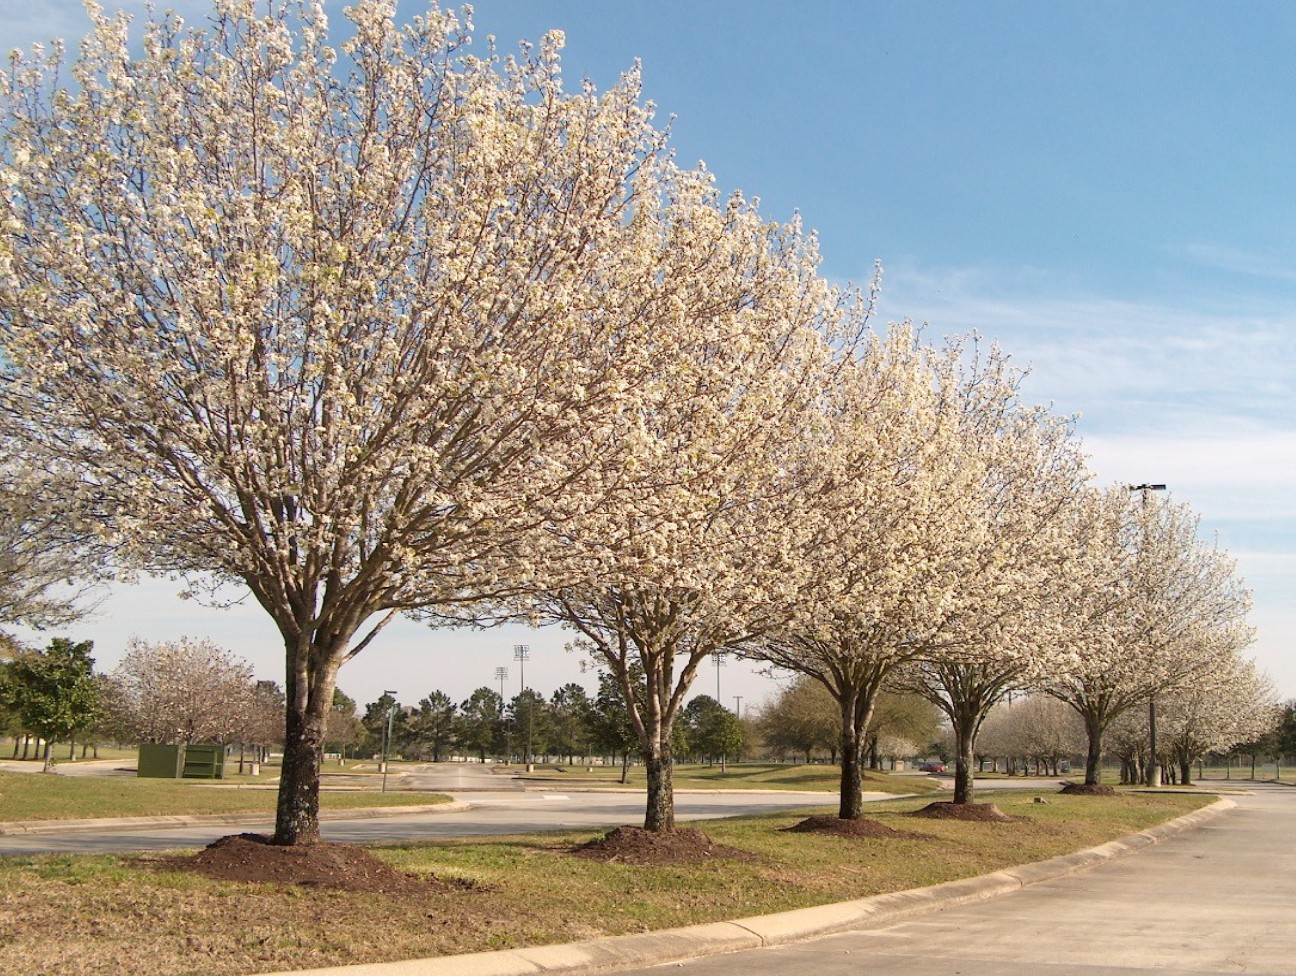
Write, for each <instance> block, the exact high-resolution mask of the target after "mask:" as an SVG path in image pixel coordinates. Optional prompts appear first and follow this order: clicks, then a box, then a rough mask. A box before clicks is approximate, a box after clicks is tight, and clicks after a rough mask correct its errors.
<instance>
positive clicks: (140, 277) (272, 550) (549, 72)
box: [0, 0, 739, 844]
mask: <svg viewBox="0 0 1296 976" xmlns="http://www.w3.org/2000/svg"><path fill="white" fill-rule="evenodd" d="M395 6H396V5H395V3H394V0H358V2H357V3H356V4H355V5H353V6H351V7H350V8H348V10H347V14H346V15H347V17H348V18H349V19H350V20H351V22H352V23H351V25H349V28H348V30H347V31H345V32H344V33H345V34H349V35H350V36H349V37H348V38H347V39H346V40H345V41H344V42H342V43H341V44H340V47H339V48H334V47H332V46H330V43H329V25H328V22H327V20H326V17H325V14H324V12H323V9H324V5H323V4H318V3H308V2H305V0H283V2H274V3H271V4H269V5H262V4H259V3H255V2H254V0H217V2H216V3H215V12H214V14H213V16H212V19H211V23H210V24H209V25H208V26H207V28H206V29H205V30H202V31H193V30H190V29H187V28H185V27H184V25H182V24H181V23H180V21H179V20H178V19H177V18H175V17H174V16H171V15H164V16H156V17H154V16H150V19H149V21H148V23H147V24H146V25H145V27H144V36H143V45H142V53H140V54H138V56H136V55H134V54H132V47H131V44H130V43H129V37H128V24H127V22H126V20H125V19H124V17H123V18H117V19H110V18H108V17H106V16H104V15H103V14H102V13H101V12H100V10H99V8H98V7H97V6H96V5H94V4H90V5H88V9H89V11H90V13H91V16H92V17H93V19H94V29H93V32H92V33H91V34H90V35H89V36H88V37H87V38H86V39H85V41H84V42H83V43H82V46H81V49H80V54H79V56H78V57H76V58H75V59H74V60H72V62H71V63H70V65H66V64H64V57H63V52H62V49H61V47H58V46H55V47H54V48H53V49H52V50H50V51H49V52H45V51H39V50H37V51H34V52H33V54H32V56H31V57H29V58H26V59H23V58H21V57H19V58H17V59H16V60H15V61H14V62H13V63H12V64H11V66H10V68H9V70H8V72H7V73H5V74H4V75H3V76H2V77H0V347H2V348H3V358H2V359H0V363H2V365H0V369H3V373H4V375H3V383H0V416H2V417H3V418H4V422H5V423H6V424H8V425H9V426H10V428H11V429H10V431H9V433H10V434H11V435H13V436H14V437H15V438H16V439H17V440H18V441H19V442H21V443H22V445H23V450H24V452H25V456H26V457H27V458H28V459H30V461H31V463H32V464H33V465H36V466H42V465H47V464H64V465H67V466H69V468H70V469H71V470H73V471H75V472H76V473H77V475H78V478H79V483H78V490H77V494H78V495H79V496H80V500H83V501H85V502H86V503H88V504H90V505H92V506H93V507H94V508H95V510H96V511H97V513H98V515H99V516H100V518H101V519H102V521H103V524H104V526H105V532H106V533H108V534H109V536H110V538H111V541H112V542H113V543H114V544H115V545H116V546H117V547H118V549H117V551H118V554H119V556H120V558H121V560H122V561H123V563H126V564H129V565H133V566H136V567H141V568H144V569H148V570H152V571H158V572H164V573H176V574H186V575H188V576H190V577H191V578H192V579H193V580H194V586H195V588H197V587H199V586H201V585H203V584H209V585H215V586H219V585H224V584H229V583H233V584H235V585H237V586H240V587H242V588H244V589H245V591H246V592H248V593H250V594H251V596H252V598H253V599H254V600H255V601H256V602H257V603H258V604H259V605H260V606H261V607H262V608H263V609H264V610H265V612H266V613H267V614H268V615H269V616H270V618H271V619H272V620H273V621H274V624H275V626H276V628H277V629H278V631H279V633H280V635H281V636H282V640H283V643H284V649H285V663H286V681H285V686H284V692H285V696H286V704H285V712H286V737H285V745H284V767H283V776H282V779H281V783H280V792H279V804H278V810H277V818H276V829H275V840H276V842H278V843H281V844H293V843H298V842H310V841H313V840H314V839H316V838H317V836H318V794H319V764H320V757H321V745H322V742H323V739H324V736H325V729H326V721H325V720H326V717H327V715H328V711H329V707H330V705H331V703H332V700H333V689H334V687H335V683H336V676H337V671H338V668H339V667H340V666H341V665H342V664H343V662H345V661H347V660H349V659H351V658H353V657H354V656H355V655H356V654H358V653H360V652H361V650H363V649H364V648H365V647H366V646H367V645H368V644H369V643H370V642H371V641H372V640H373V638H374V636H375V635H376V634H377V633H378V631H380V630H381V628H382V627H383V625H384V624H385V623H387V622H388V621H389V620H390V619H392V617H393V615H395V614H399V613H405V612H416V611H420V610H423V611H428V612H432V613H435V612H436V611H437V610H438V609H445V608H447V607H450V606H454V605H458V604H459V603H462V602H466V601H473V600H483V599H494V598H497V597H500V596H502V595H506V594H513V593H516V592H519V591H521V590H523V589H525V588H527V587H528V586H533V585H535V583H536V580H537V579H538V578H539V577H540V575H541V570H542V569H545V570H547V569H548V568H550V567H552V566H554V565H556V564H557V562H558V555H555V554H554V553H552V552H548V551H547V550H546V548H545V540H546V539H547V538H550V537H551V536H549V535H547V534H545V533H542V532H541V531H540V530H541V529H542V528H543V527H544V526H547V525H552V524H555V523H561V522H562V521H564V520H566V519H570V518H574V517H576V516H578V515H580V514H582V513H583V512H585V511H587V510H590V509H592V508H594V507H596V506H597V505H598V504H600V503H601V501H602V500H603V499H604V498H605V497H606V496H607V494H608V493H609V491H610V490H611V487H612V480H613V478H614V476H612V475H609V474H608V472H609V471H616V470H620V465H619V463H617V464H613V463H611V461H612V459H614V458H615V454H616V452H617V451H619V450H621V447H620V441H619V439H618V438H617V437H616V436H615V434H616V431H615V430H614V428H613V420H614V419H615V418H617V417H619V416H620V415H621V414H622V412H623V410H622V408H621V407H620V403H621V401H622V400H623V399H624V398H626V397H627V396H628V395H630V393H631V392H632V391H633V390H634V389H635V386H636V382H637V380H636V374H635V370H636V369H637V368H641V367H642V365H643V364H644V363H645V362H647V361H648V360H649V359H650V358H651V355H656V354H659V353H660V354H661V355H663V356H664V355H667V354H668V353H669V351H670V350H669V346H670V345H671V343H672V342H673V341H674V336H673V334H670V333H667V332H665V331H663V332H662V333H661V334H660V335H657V334H656V332H655V330H656V329H657V325H658V322H657V319H656V318H655V317H654V318H651V319H650V318H649V317H648V316H647V313H646V312H644V311H643V310H642V309H640V308H639V307H637V306H635V305H634V304H632V303H631V302H629V301H628V299H630V298H633V297H634V287H632V286H635V287H637V285H635V283H634V282H633V281H631V279H630V278H628V277H627V274H628V271H629V270H633V271H634V272H636V273H637V272H638V271H640V270H642V268H643V266H644V265H643V261H642V260H641V259H640V257H639V255H638V254H637V253H636V248H637V247H639V246H640V245H641V244H642V243H643V241H644V240H645V239H649V238H651V237H652V225H653V220H654V217H653V215H654V213H655V212H656V211H658V210H660V209H662V208H664V207H668V206H669V205H670V189H669V187H665V188H663V185H662V183H661V181H660V179H659V177H660V174H661V171H662V168H663V165H664V159H663V154H662V152H661V149H662V138H661V136H660V134H659V133H658V132H656V131H655V130H654V129H653V127H652V125H651V120H650V112H649V109H647V108H645V107H642V106H641V105H640V104H639V87H638V80H637V77H636V75H635V73H634V72H631V73H629V74H628V75H627V76H626V77H625V78H624V79H623V81H622V82H621V83H620V84H619V85H617V86H616V87H614V88H612V89H611V90H609V91H607V92H606V93H603V94H601V95H600V94H596V93H595V92H593V91H592V90H591V89H589V88H588V87H586V88H583V89H582V90H581V91H579V92H576V93H568V92H566V91H565V90H564V89H563V87H562V83H561V77H560V70H559V59H558V49H559V47H560V44H561V36H560V35H550V36H549V37H547V38H546V39H545V41H544V43H542V44H541V45H540V47H539V49H538V50H537V51H534V52H533V51H531V50H530V49H526V50H524V52H523V54H522V55H521V56H520V57H516V58H508V59H505V60H503V61H500V60H499V59H498V58H496V57H495V56H493V55H490V56H486V57H473V56H471V55H470V54H469V53H467V50H466V49H467V45H468V43H469V38H468V34H467V30H468V26H467V25H466V24H464V23H461V22H460V21H459V19H458V18H457V17H456V15H454V14H452V13H449V12H444V11H440V10H438V9H437V8H435V7H433V8H431V9H430V10H429V11H428V13H427V14H426V15H425V16H424V17H421V18H419V19H417V20H415V21H414V22H413V23H411V24H410V25H407V26H399V25H397V24H396V23H395V21H394V12H395ZM259 9H265V10H267V11H268V12H267V13H264V14H258V10H259ZM734 273H735V274H738V273H739V272H738V271H735V272H734ZM627 282H630V283H629V284H627ZM646 334H648V335H651V336H652V337H654V338H655V339H657V340H658V341H659V346H655V347H653V348H652V349H651V350H649V349H647V348H646V347H644V346H643V341H645V335H646ZM654 368H655V369H660V368H662V367H661V365H660V364H656V365H655V366H654Z"/></svg>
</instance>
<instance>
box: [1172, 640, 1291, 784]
mask: <svg viewBox="0 0 1296 976" xmlns="http://www.w3.org/2000/svg"><path fill="white" fill-rule="evenodd" d="M1280 715H1281V707H1280V706H1279V704H1278V696H1277V694H1276V693H1275V692H1274V688H1273V685H1272V684H1270V682H1269V679H1268V678H1267V677H1266V676H1265V675H1264V674H1263V673H1261V672H1260V670H1259V669H1258V668H1257V667H1256V665H1255V662H1254V661H1251V660H1248V659H1246V658H1243V657H1241V656H1240V655H1237V654H1234V655H1230V656H1229V657H1227V658H1226V659H1225V660H1223V661H1221V662H1220V663H1219V664H1217V665H1216V666H1215V667H1213V668H1211V669H1210V670H1208V671H1205V672H1203V673H1201V674H1199V675H1197V676H1196V677H1195V678H1193V679H1192V680H1191V681H1188V682H1186V683H1185V684H1183V685H1182V686H1181V687H1179V688H1177V689H1176V690H1174V691H1171V692H1169V693H1167V694H1166V695H1164V696H1163V697H1162V699H1161V701H1160V703H1159V706H1158V713H1157V722H1158V726H1159V728H1158V736H1159V738H1158V742H1160V743H1164V750H1165V753H1166V754H1167V755H1168V756H1169V757H1170V761H1172V762H1173V763H1174V764H1175V765H1176V766H1178V772H1179V782H1180V784H1181V785H1185V786H1186V785H1188V784H1189V783H1190V782H1191V780H1192V765H1193V763H1195V762H1197V761H1198V760H1199V759H1201V758H1202V757H1204V756H1205V755H1206V754H1207V753H1208V752H1227V751H1229V750H1231V749H1233V747H1235V746H1238V745H1241V744H1242V743H1246V742H1253V741H1255V740H1257V739H1260V738H1263V737H1264V736H1266V735H1268V734H1270V733H1272V732H1273V731H1274V730H1275V729H1276V728H1277V727H1278V720H1279V717H1280Z"/></svg>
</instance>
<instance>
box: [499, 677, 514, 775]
mask: <svg viewBox="0 0 1296 976" xmlns="http://www.w3.org/2000/svg"><path fill="white" fill-rule="evenodd" d="M495 680H496V681H498V682H499V683H500V725H501V726H503V727H504V762H505V763H510V762H512V761H513V736H512V735H511V734H510V732H509V727H508V722H506V721H504V702H505V698H504V682H505V681H506V680H508V668H496V669H495Z"/></svg>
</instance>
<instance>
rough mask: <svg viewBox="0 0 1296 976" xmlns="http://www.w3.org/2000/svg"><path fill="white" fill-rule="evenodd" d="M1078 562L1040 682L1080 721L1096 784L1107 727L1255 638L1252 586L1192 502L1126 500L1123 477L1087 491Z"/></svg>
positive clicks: (1059, 606)
mask: <svg viewBox="0 0 1296 976" xmlns="http://www.w3.org/2000/svg"><path fill="white" fill-rule="evenodd" d="M1072 515H1073V518H1072V520H1071V522H1070V527H1069V530H1068V531H1069V533H1070V538H1071V546H1072V549H1073V551H1074V552H1075V554H1076V555H1075V560H1074V561H1073V562H1072V563H1071V566H1070V569H1069V571H1068V572H1066V573H1065V574H1061V575H1059V577H1058V580H1057V583H1058V586H1057V588H1056V590H1055V591H1054V594H1053V600H1054V601H1055V605H1054V607H1053V609H1052V610H1051V611H1050V613H1051V615H1052V616H1053V619H1054V620H1056V621H1057V622H1058V623H1059V625H1060V626H1059V628H1058V630H1057V639H1058V642H1059V647H1060V649H1061V650H1062V651H1063V652H1064V653H1063V654H1062V655H1061V656H1060V657H1059V658H1058V659H1057V662H1056V665H1055V666H1054V667H1052V668H1051V669H1049V670H1048V671H1046V672H1042V673H1040V674H1039V676H1038V677H1037V680H1036V685H1037V686H1038V687H1039V688H1040V689H1042V690H1043V691H1045V692H1047V693H1048V694H1050V695H1053V696H1054V697H1055V698H1058V699H1060V700H1061V701H1064V702H1066V703H1067V704H1068V705H1070V706H1071V707H1072V708H1073V709H1075V711H1076V713H1077V714H1078V715H1079V716H1080V718H1081V719H1082V720H1083V721H1084V723H1085V731H1086V735H1087V737H1088V740H1089V746H1088V754H1087V761H1086V768H1085V782H1086V783H1088V784H1091V785H1092V784H1096V783H1097V782H1098V774H1099V764H1100V761H1101V758H1102V740H1103V735H1104V733H1105V732H1106V730H1107V728H1108V727H1109V726H1110V725H1111V723H1112V722H1113V721H1114V720H1115V719H1116V718H1118V717H1119V716H1121V715H1122V714H1123V713H1125V712H1127V711H1128V710H1130V709H1132V708H1134V707H1135V706H1146V705H1147V704H1148V702H1149V701H1150V700H1152V699H1154V698H1157V697H1158V696H1160V695H1162V694H1164V693H1167V692H1171V691H1174V690H1175V689H1179V688H1183V687H1186V686H1187V685H1188V684H1189V683H1190V682H1193V681H1196V680H1198V679H1199V678H1200V677H1201V676H1203V675H1207V674H1209V673H1210V672H1211V671H1213V670H1216V669H1218V668H1222V667H1226V666H1228V664H1229V662H1230V661H1231V660H1232V658H1233V657H1234V656H1235V655H1237V654H1238V653H1240V651H1241V650H1242V649H1243V648H1245V647H1246V646H1247V645H1248V644H1250V642H1251V640H1252V639H1253V636H1254V632H1253V630H1252V629H1251V627H1250V626H1249V625H1248V623H1247V613H1248V612H1249V610H1250V607H1251V599H1250V593H1249V592H1248V591H1247V589H1246V587H1245V586H1244V585H1243V584H1242V582H1241V580H1240V579H1239V578H1238V577H1237V575H1236V573H1235V567H1234V563H1233V560H1232V559H1230V558H1229V557H1228V554H1227V553H1226V552H1224V551H1223V550H1222V549H1220V548H1218V547H1217V546H1214V545H1207V544H1206V543H1205V542H1203V541H1202V540H1201V539H1200V538H1199V536H1198V525H1199V519H1198V517H1197V516H1196V515H1195V514H1194V513H1193V512H1192V510H1191V509H1190V508H1188V507H1187V506H1186V505H1182V504H1175V503H1172V502H1165V501H1157V500H1156V499H1155V498H1151V499H1149V500H1147V501H1143V502H1140V501H1137V500H1136V501H1133V502H1132V501H1131V499H1130V493H1129V490H1128V489H1127V488H1126V487H1125V486H1123V485H1116V486H1113V487H1111V488H1108V489H1107V490H1105V491H1101V492H1100V491H1096V490H1091V491H1088V492H1086V493H1084V494H1083V495H1081V496H1080V497H1079V498H1078V500H1077V504H1076V506H1075V507H1074V508H1073V509H1072Z"/></svg>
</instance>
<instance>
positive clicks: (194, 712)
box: [111, 637, 257, 744]
mask: <svg viewBox="0 0 1296 976" xmlns="http://www.w3.org/2000/svg"><path fill="white" fill-rule="evenodd" d="M111 677H112V680H113V683H114V685H115V686H116V689H117V694H116V696H115V701H116V707H117V708H118V709H120V712H119V714H118V715H117V716H116V723H115V724H116V726H117V727H118V728H120V729H121V730H122V731H123V732H124V733H125V734H126V735H127V736H128V737H129V738H130V740H131V741H134V742H168V743H180V742H183V743H186V744H188V743H191V742H229V741H231V740H232V739H234V738H235V737H236V736H237V735H239V734H240V733H242V732H243V731H244V729H245V727H246V726H247V725H248V723H249V720H250V719H251V718H252V716H253V713H254V711H255V710H256V704H257V688H256V682H255V681H254V680H253V677H252V668H251V667H250V666H249V665H248V663H247V662H246V661H244V660H242V659H240V658H238V657H235V656H234V655H233V654H231V653H230V652H229V651H227V650H225V649H224V648H222V647H218V646H217V645H215V644H213V643H212V642H211V641H210V640H191V639H190V638H188V637H182V638H180V639H179V640H178V641H159V642H158V643H155V644H150V643H148V642H146V641H142V640H140V639H138V638H133V639H132V640H131V641H130V642H128V643H127V645H126V654H125V655H124V656H123V657H122V660H121V663H120V664H119V665H117V667H116V668H114V669H113V671H112V673H111Z"/></svg>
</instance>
